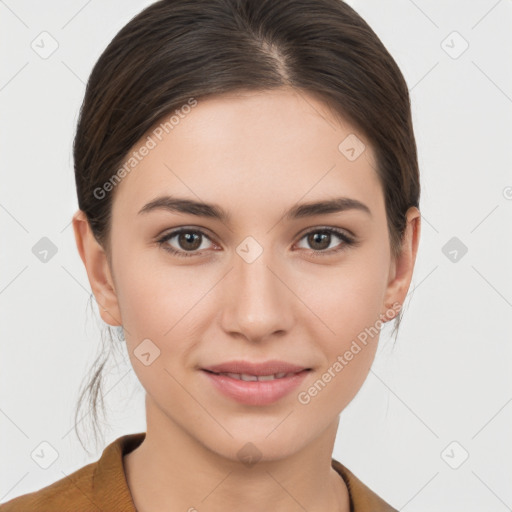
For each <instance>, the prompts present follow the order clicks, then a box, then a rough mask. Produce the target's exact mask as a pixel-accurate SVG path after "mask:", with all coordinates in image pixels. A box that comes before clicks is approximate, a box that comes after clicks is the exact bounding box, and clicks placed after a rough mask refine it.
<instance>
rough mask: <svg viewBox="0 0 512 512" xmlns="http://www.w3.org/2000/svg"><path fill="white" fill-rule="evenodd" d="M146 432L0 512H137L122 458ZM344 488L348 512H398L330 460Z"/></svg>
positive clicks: (3, 506)
mask: <svg viewBox="0 0 512 512" xmlns="http://www.w3.org/2000/svg"><path fill="white" fill-rule="evenodd" d="M145 436H146V433H145V432H139V433H136V434H128V435H124V436H122V437H119V438H117V439H116V440H115V441H113V442H112V443H111V444H109V445H108V446H107V447H106V448H105V449H104V451H103V453H102V455H101V457H100V458H99V460H97V461H96V462H92V463H90V464H88V465H86V466H84V467H82V468H80V469H78V470H76V471H75V472H74V473H71V474H70V475H68V476H67V477H65V478H62V479H61V480H58V481H57V482H54V483H53V484H51V485H48V486H47V487H43V488H42V489H40V490H38V491H35V492H31V493H28V494H23V495H22V496H18V497H17V498H13V499H11V500H10V501H7V502H5V503H2V504H0V512H32V511H33V512H36V511H37V512H86V511H87V512H136V510H135V506H134V504H133V500H132V497H131V494H130V490H129V488H128V484H127V482H126V475H125V472H124V467H123V455H125V454H126V453H129V452H130V451H132V450H134V449H135V448H136V447H137V446H139V444H141V443H142V441H143V440H144V438H145ZM332 467H333V468H334V469H335V470H336V471H337V472H338V473H339V474H340V475H341V477H342V478H343V480H344V481H345V483H346V484H347V487H348V490H349V494H350V510H351V512H397V511H396V509H394V508H392V507H390V506H389V505H388V504H387V503H386V502H385V501H383V500H382V499H381V498H379V496H377V495H376V494H375V493H374V492H373V491H372V490H371V489H369V488H368V487H367V486H366V485H364V484H363V483H362V482H361V481H360V480H358V479H357V478H356V477H355V476H354V475H353V474H352V473H351V472H350V471H349V470H348V469H347V468H346V467H345V466H343V465H342V464H341V463H340V462H338V461H337V460H335V459H332Z"/></svg>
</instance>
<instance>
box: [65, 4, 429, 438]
mask: <svg viewBox="0 0 512 512" xmlns="http://www.w3.org/2000/svg"><path fill="white" fill-rule="evenodd" d="M283 86H288V87H293V88H294V89H295V90H298V91H303V92H305V93H308V94H312V95H315V96H316V97H318V98H320V99H321V100H322V101H323V102H324V104H326V105H328V106H329V107H330V108H331V110H332V111H333V112H334V113H335V114H336V115H338V116H339V119H346V120H348V121H349V122H350V123H352V124H353V126H354V127H355V128H356V129H358V130H360V132H361V133H363V134H364V135H365V136H366V137H367V138H368V140H369V141H370V142H371V144H372V147H373V149H374V151H375V155H376V160H377V168H376V172H377V174H378V176H379V179H380V182H381V184H382V188H383V192H384V197H385V206H386V215H387V222H388V228H389V238H390V246H391V249H392V254H393V256H394V257H396V256H397V255H398V254H399V252H400V248H401V242H402V238H403V233H404V229H405V226H406V217H405V214H406V212H407V210H408V208H409V207H411V206H415V207H417V208H419V198H420V181H419V170H418V162H417V152H416V142H415V137H414V132H413V125H412V118H411V108H410V99H409V91H408V88H407V84H406V82H405V80H404V77H403V76H402V73H401V72H400V69H399V68H398V66H397V64H396V62H395V61H394V59H393V58H392V56H391V55H390V54H389V52H388V51H387V50H386V48H385V47H384V45H383V44H382V42H381V41H380V39H379V38H378V36H377V35H376V34H375V32H374V31H373V30H372V29H371V28H370V27H369V26H368V24H367V23H366V22H365V21H364V20H363V19H362V18H361V17H360V16H359V15H358V14H357V12H356V11H355V10H354V9H352V8H351V7H350V6H349V5H347V4H345V3H344V2H342V1H341V0H279V1H276V0H160V1H158V2H155V3H154V4H152V5H150V6H149V7H147V8H145V9H144V10H143V11H142V12H140V13H139V14H138V15H137V16H135V17H134V18H133V19H131V21H130V22H129V23H128V24H127V25H125V26H124V27H123V28H122V29H121V31H120V32H119V33H118V34H117V35H116V36H115V37H114V39H113V40H112V41H111V42H110V44H109V45H108V46H107V48H106V49H105V51H104V52H103V53H102V55H101V56H100V58H99V60H98V62H97V63H96V65H95V66H94V68H93V70H92V72H91V75H90V77H89V81H88V83H87V87H86V91H85V98H84V101H83V104H82V107H81V110H80V116H79V120H78V125H77V130H76V136H75V139H74V147H73V156H74V164H75V178H76V188H77V194H78V205H79V208H80V209H81V210H82V211H84V212H85V214H86V216H87V219H88V221H89V223H90V226H91V229H92V231H93V233H94V236H95V237H96V239H97V241H98V242H99V243H100V244H101V245H102V246H103V247H104V248H105V250H106V253H107V255H109V254H110V247H109V231H110V227H111V226H110V219H111V209H112V200H113V196H114V193H115V187H113V189H112V192H110V193H107V194H102V195H101V196H99V194H98V193H97V191H98V189H100V188H102V187H103V186H104V184H105V183H106V182H108V181H109V180H110V179H111V178H112V176H113V175H114V174H115V172H116V171H117V170H118V169H120V168H121V167H122V165H123V162H124V160H125V159H126V157H127V155H128V153H129V151H130V149H131V148H132V147H133V146H134V145H135V144H136V143H137V142H138V141H140V140H141V138H142V137H143V136H144V135H146V134H147V133H148V131H149V130H150V129H152V127H154V126H155V125H156V124H157V123H158V122H160V120H161V119H162V117H163V116H164V115H170V114H172V112H174V111H176V110H177V109H179V108H180V107H182V105H185V104H187V103H188V102H189V100H190V98H195V99H196V100H200V99H201V98H206V97H207V96H211V95H217V94H222V93H226V92H232V91H241V90H248V91H261V90H270V89H274V88H277V87H283ZM340 142H341V141H340ZM102 190H105V188H104V187H103V188H102ZM95 191H96V193H95ZM91 298H92V295H91ZM400 321H401V312H400V313H399V314H398V316H397V317H396V318H395V331H397V330H398V327H399V325H400ZM108 329H109V332H110V327H109V328H108ZM121 332H122V328H118V329H117V334H118V335H119V339H122V334H121ZM110 338H111V341H110V345H112V334H111V333H110ZM111 348H112V347H111V346H110V349H111ZM107 357H108V351H102V352H101V354H100V356H99V357H98V359H97V360H96V361H95V363H94V367H95V368H96V370H95V373H94V375H93V377H92V379H91V380H90V381H89V383H88V385H87V386H86V387H85V388H84V389H83V390H82V393H81V395H80V399H79V403H78V407H77V410H76V415H75V429H76V417H77V415H78V411H79V409H80V406H81V404H82V401H83V399H84V397H85V395H86V393H89V395H90V405H91V410H92V412H93V415H94V420H95V422H96V420H97V409H96V402H97V398H98V396H100V398H101V399H102V406H103V397H102V395H101V376H102V369H103V367H104V365H105V362H106V358H107ZM102 358H103V359H102ZM94 426H95V423H94ZM77 433H78V432H77ZM78 437H79V438H80V436H78Z"/></svg>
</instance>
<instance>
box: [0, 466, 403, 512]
mask: <svg viewBox="0 0 512 512" xmlns="http://www.w3.org/2000/svg"><path fill="white" fill-rule="evenodd" d="M332 467H333V468H334V469H335V470H336V471H337V472H338V473H339V474H340V475H341V477H342V478H343V480H344V481H345V484H346V485H347V488H348V492H349V495H350V503H351V512H367V511H369V510H371V511H372V512H398V511H397V510H396V509H395V508H393V507H392V506H391V505H389V503H387V502H386V501H384V500H383V499H382V498H381V497H380V496H378V495H377V494H376V493H375V492H374V491H372V490H371V489H370V488H369V487H368V486H367V485H365V484H364V483H363V482H361V480H359V478H357V477H356V476H355V475H354V474H353V473H352V472H351V471H350V470H349V469H348V468H347V467H345V466H344V465H343V464H342V463H341V462H339V461H337V460H336V459H332ZM0 512H2V511H1V509H0Z"/></svg>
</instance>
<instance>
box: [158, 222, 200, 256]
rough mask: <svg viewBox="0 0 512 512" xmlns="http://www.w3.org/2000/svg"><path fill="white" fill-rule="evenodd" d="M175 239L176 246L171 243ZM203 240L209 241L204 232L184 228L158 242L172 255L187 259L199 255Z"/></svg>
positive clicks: (172, 232)
mask: <svg viewBox="0 0 512 512" xmlns="http://www.w3.org/2000/svg"><path fill="white" fill-rule="evenodd" d="M173 238H176V245H173V244H171V243H169V242H170V241H171V240H172V239H173ZM203 239H207V240H209V238H208V236H207V235H206V234H205V233H203V232H202V231H198V230H194V229H186V228H183V229H178V230H175V231H171V232H170V233H168V234H166V235H164V236H163V237H162V238H160V239H159V240H158V241H157V242H158V244H159V245H160V246H161V247H163V248H164V249H165V250H166V251H169V252H170V253H171V254H174V255H176V256H185V257H187V256H195V255H197V254H198V253H199V249H200V248H201V246H202V242H203ZM205 248H207V247H202V249H205ZM187 253H189V254H187Z"/></svg>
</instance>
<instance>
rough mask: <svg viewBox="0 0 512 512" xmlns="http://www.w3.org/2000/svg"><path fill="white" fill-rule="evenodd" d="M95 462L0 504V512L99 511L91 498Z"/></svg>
mask: <svg viewBox="0 0 512 512" xmlns="http://www.w3.org/2000/svg"><path fill="white" fill-rule="evenodd" d="M96 465H97V462H94V463H92V464H88V465H87V466H84V467H83V468H80V469H78V470H77V471H75V472H74V473H71V474H70V475H67V476H66V477H64V478H62V479H60V480H58V481H57V482H54V483H53V484H51V485H48V486H47V487H43V488H42V489H39V490H38V491H34V492H29V493H27V494H23V495H22V496H18V497H16V498H13V499H12V500H10V501H7V502H6V503H2V504H0V512H11V511H13V512H14V511H18V512H19V511H32V510H34V511H35V510H38V511H41V512H46V511H48V512H50V511H57V510H62V511H64V510H68V509H70V507H73V509H74V510H77V511H78V510H80V511H82V510H84V511H85V510H90V511H93V510H94V511H96V510H98V511H99V510H100V508H99V507H97V506H96V505H95V504H94V502H93V501H92V500H91V498H92V492H91V489H92V481H93V475H94V472H95V467H96Z"/></svg>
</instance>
